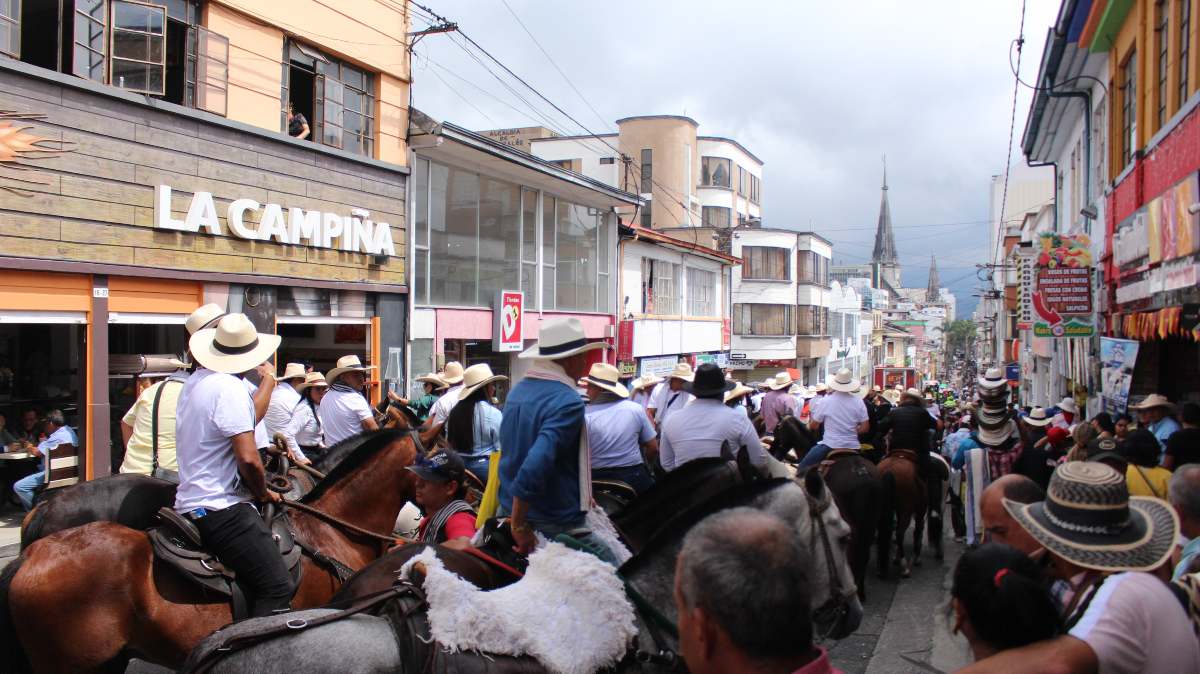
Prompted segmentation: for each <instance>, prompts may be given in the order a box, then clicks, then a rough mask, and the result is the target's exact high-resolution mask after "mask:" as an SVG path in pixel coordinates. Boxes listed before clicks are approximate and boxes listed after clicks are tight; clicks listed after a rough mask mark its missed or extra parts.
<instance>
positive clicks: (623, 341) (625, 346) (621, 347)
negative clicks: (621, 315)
mask: <svg viewBox="0 0 1200 674" xmlns="http://www.w3.org/2000/svg"><path fill="white" fill-rule="evenodd" d="M617 360H618V361H631V360H633V321H621V322H620V323H619V324H617Z"/></svg>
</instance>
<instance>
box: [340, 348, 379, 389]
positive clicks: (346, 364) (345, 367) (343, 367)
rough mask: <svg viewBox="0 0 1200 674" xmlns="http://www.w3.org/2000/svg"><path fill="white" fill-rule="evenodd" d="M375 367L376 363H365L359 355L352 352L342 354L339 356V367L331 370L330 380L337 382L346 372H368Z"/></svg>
mask: <svg viewBox="0 0 1200 674" xmlns="http://www.w3.org/2000/svg"><path fill="white" fill-rule="evenodd" d="M374 369H375V366H374V365H363V364H362V361H361V360H359V359H358V356H355V355H353V354H351V355H349V356H342V357H341V358H338V360H337V367H335V368H333V369H332V370H330V371H329V375H328V377H329V381H331V382H333V383H334V384H336V383H337V380H338V377H340V376H342V375H344V374H346V373H347V372H366V371H367V370H374Z"/></svg>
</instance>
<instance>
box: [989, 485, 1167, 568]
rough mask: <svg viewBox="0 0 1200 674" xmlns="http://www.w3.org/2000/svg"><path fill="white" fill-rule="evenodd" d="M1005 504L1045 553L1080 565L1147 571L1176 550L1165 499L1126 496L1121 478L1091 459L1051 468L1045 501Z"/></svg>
mask: <svg viewBox="0 0 1200 674" xmlns="http://www.w3.org/2000/svg"><path fill="white" fill-rule="evenodd" d="M1004 508H1005V509H1006V510H1007V511H1008V513H1009V514H1010V515H1012V517H1013V519H1015V520H1017V522H1018V523H1019V524H1020V525H1021V527H1022V528H1024V529H1025V531H1027V532H1029V535H1031V536H1033V537H1034V539H1036V540H1037V542H1038V543H1041V544H1042V546H1043V547H1045V548H1046V549H1047V550H1048V551H1050V552H1052V553H1053V554H1055V555H1058V556H1059V557H1062V558H1063V559H1066V560H1067V561H1069V562H1071V563H1072V564H1075V565H1077V566H1081V567H1083V568H1085V569H1095V570H1097V571H1150V570H1152V569H1155V568H1158V567H1159V566H1161V565H1162V563H1163V562H1164V561H1166V560H1167V559H1168V558H1169V557H1170V556H1171V552H1172V550H1174V548H1175V538H1176V537H1177V536H1178V535H1179V518H1178V517H1177V516H1176V515H1175V510H1174V509H1173V508H1172V507H1171V506H1170V505H1168V504H1167V503H1166V502H1164V501H1161V500H1159V499H1156V498H1150V497H1146V496H1130V495H1129V489H1128V487H1126V485H1125V476H1124V475H1121V474H1120V473H1118V472H1117V471H1115V470H1113V469H1112V468H1110V467H1109V466H1106V465H1104V464H1102V463H1096V462H1094V461H1068V462H1067V463H1064V464H1062V465H1060V466H1059V467H1058V468H1056V469H1055V470H1054V475H1053V476H1051V478H1050V488H1049V489H1047V491H1046V500H1045V501H1043V502H1040V503H1029V504H1024V503H1017V502H1015V501H1010V500H1008V499H1005V500H1004Z"/></svg>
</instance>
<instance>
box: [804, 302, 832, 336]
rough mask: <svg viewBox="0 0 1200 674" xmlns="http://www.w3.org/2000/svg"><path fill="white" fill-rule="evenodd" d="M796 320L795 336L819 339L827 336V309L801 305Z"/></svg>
mask: <svg viewBox="0 0 1200 674" xmlns="http://www.w3.org/2000/svg"><path fill="white" fill-rule="evenodd" d="M796 308H797V310H798V314H797V318H796V334H797V335H801V336H805V337H819V336H822V335H827V334H829V309H826V308H825V307H818V306H813V305H801V306H799V307H796Z"/></svg>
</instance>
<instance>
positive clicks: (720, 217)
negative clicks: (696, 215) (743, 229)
mask: <svg viewBox="0 0 1200 674" xmlns="http://www.w3.org/2000/svg"><path fill="white" fill-rule="evenodd" d="M732 213H733V211H732V210H730V209H728V208H726V207H724V206H702V207H701V208H700V218H701V220H702V221H703V222H704V226H705V227H721V228H728V227H729V226H730V223H731V220H730V218H732V217H733V216H732Z"/></svg>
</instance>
